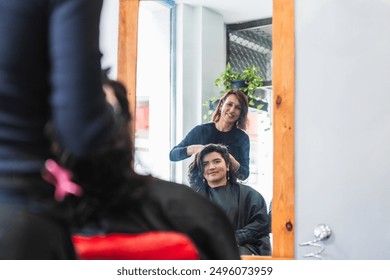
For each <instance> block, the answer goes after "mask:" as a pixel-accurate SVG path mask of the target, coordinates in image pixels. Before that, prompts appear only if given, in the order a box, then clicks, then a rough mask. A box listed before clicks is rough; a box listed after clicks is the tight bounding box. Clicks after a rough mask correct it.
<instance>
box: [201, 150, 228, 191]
mask: <svg viewBox="0 0 390 280" xmlns="http://www.w3.org/2000/svg"><path fill="white" fill-rule="evenodd" d="M202 165H203V176H204V178H205V179H206V181H207V183H208V185H209V186H210V187H212V188H215V187H220V186H226V184H227V178H226V174H227V172H228V170H229V168H228V166H227V163H226V162H225V160H224V159H223V157H222V156H221V154H220V153H218V152H211V153H209V154H206V155H204V156H203V159H202Z"/></svg>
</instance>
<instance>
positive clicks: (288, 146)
mask: <svg viewBox="0 0 390 280" xmlns="http://www.w3.org/2000/svg"><path fill="white" fill-rule="evenodd" d="M237 3H238V2H237ZM138 10H139V2H138V1H137V0H134V1H127V0H120V12H119V17H120V20H119V22H120V25H119V42H118V79H120V80H121V81H123V82H124V83H125V84H126V86H127V89H128V91H129V92H128V97H129V100H130V104H131V111H132V113H133V114H134V113H135V111H136V108H135V105H136V95H135V93H136V70H137V38H138V35H139V34H138V25H137V24H138V20H139V17H138V16H139V14H138ZM272 20H273V27H272V29H273V30H272V33H273V39H272V40H273V44H272V45H273V92H274V94H273V102H272V104H273V105H272V107H273V108H274V109H273V129H274V134H273V145H274V147H276V148H275V149H274V164H273V170H274V175H273V203H272V213H273V220H272V232H273V255H272V257H271V258H282V259H292V258H294V242H293V241H294V234H293V233H294V142H293V137H294V118H293V116H294V3H293V2H292V1H287V2H286V1H283V0H273V15H272ZM211 79H212V80H213V79H214V77H212V78H211ZM134 128H135V123H133V124H132V125H131V128H130V129H131V130H132V132H134ZM132 135H134V133H132ZM133 140H134V139H133ZM268 258H269V257H262V256H253V257H251V256H246V257H244V258H243V259H268Z"/></svg>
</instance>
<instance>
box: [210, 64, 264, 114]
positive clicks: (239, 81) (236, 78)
mask: <svg viewBox="0 0 390 280" xmlns="http://www.w3.org/2000/svg"><path fill="white" fill-rule="evenodd" d="M258 72H259V69H258V68H257V67H255V66H253V65H251V66H248V67H247V68H245V69H244V70H243V71H241V72H237V71H233V69H232V68H231V66H230V63H228V64H227V65H226V68H225V70H224V71H223V72H222V73H221V75H220V76H219V77H218V78H216V79H215V81H214V85H215V86H216V87H219V88H222V90H221V95H223V94H224V93H225V92H227V91H229V90H231V89H239V90H242V91H243V92H244V93H245V94H246V95H247V96H248V102H249V107H252V108H255V109H258V110H264V111H267V108H268V103H267V102H266V101H264V100H262V99H261V98H259V97H258V96H256V89H257V88H258V87H261V86H262V85H263V78H262V77H261V76H260V75H259V74H258ZM218 100H219V99H218V98H217V97H213V98H211V99H210V100H209V102H208V103H207V106H209V107H210V105H211V104H215V105H216V104H217V103H218ZM209 111H211V112H212V111H213V108H210V109H209Z"/></svg>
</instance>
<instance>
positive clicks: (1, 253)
mask: <svg viewBox="0 0 390 280" xmlns="http://www.w3.org/2000/svg"><path fill="white" fill-rule="evenodd" d="M101 7H102V0H28V1H21V0H12V1H10V0H0V38H2V39H1V41H0V259H73V258H75V252H74V248H73V244H72V241H71V232H70V231H71V229H70V219H71V215H70V213H71V212H72V211H71V208H72V207H71V206H70V205H69V204H68V203H61V202H59V201H57V200H56V199H55V198H54V192H55V189H54V188H53V186H52V185H51V184H49V183H46V182H45V181H44V179H42V177H41V170H42V169H43V168H44V163H45V160H46V159H48V158H51V157H54V155H53V153H52V150H51V148H50V147H51V141H50V139H49V137H48V136H47V134H46V132H45V127H46V125H47V123H48V122H50V123H51V133H52V134H53V135H55V137H56V139H57V141H58V143H59V144H60V145H61V147H62V148H63V150H64V151H66V152H64V153H63V154H62V155H63V157H66V158H71V159H72V161H73V162H72V163H70V162H68V164H69V166H72V165H74V164H75V163H77V164H76V165H78V162H87V161H89V159H90V158H91V157H92V156H93V157H94V158H95V159H94V160H97V161H99V158H100V159H101V158H103V157H104V154H106V153H108V152H109V150H110V149H112V147H113V146H114V145H112V144H111V143H112V142H115V139H116V138H117V137H118V133H119V131H120V129H119V127H120V126H121V124H120V122H121V121H120V118H117V117H116V116H115V110H114V109H113V107H112V106H111V105H109V104H108V103H107V102H106V96H105V94H104V92H103V89H102V80H101V65H100V59H101V53H100V50H99V21H100V12H101ZM107 87H109V86H107ZM64 161H65V160H64ZM112 164H113V165H114V166H115V164H116V163H112ZM108 172H109V171H108ZM106 175H110V174H109V173H107V174H106Z"/></svg>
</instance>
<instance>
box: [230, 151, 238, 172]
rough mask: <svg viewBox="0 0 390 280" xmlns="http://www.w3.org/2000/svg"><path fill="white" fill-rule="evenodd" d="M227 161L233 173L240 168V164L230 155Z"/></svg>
mask: <svg viewBox="0 0 390 280" xmlns="http://www.w3.org/2000/svg"><path fill="white" fill-rule="evenodd" d="M229 159H230V164H231V165H232V167H233V170H234V172H237V170H238V169H239V168H240V163H239V162H238V161H237V160H236V159H235V158H234V156H232V154H229Z"/></svg>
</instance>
